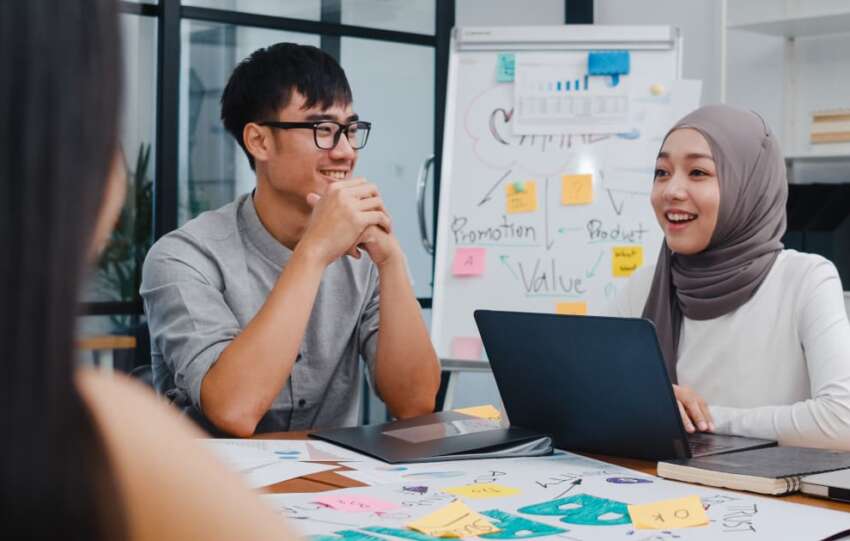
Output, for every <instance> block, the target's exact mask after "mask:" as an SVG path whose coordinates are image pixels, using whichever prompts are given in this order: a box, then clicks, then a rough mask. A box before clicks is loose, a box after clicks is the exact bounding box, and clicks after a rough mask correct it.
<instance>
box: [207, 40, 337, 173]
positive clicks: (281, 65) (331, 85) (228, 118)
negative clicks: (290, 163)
mask: <svg viewBox="0 0 850 541" xmlns="http://www.w3.org/2000/svg"><path fill="white" fill-rule="evenodd" d="M293 90H297V91H298V92H299V93H300V94H301V95H303V96H304V97H305V98H306V101H305V103H304V107H305V108H307V109H309V108H310V107H315V106H316V105H319V106H321V108H322V109H328V108H330V107H332V106H333V105H334V104H338V103H339V104H343V105H348V104H349V103H351V87H350V86H348V79H346V77H345V72H344V71H342V68H341V67H340V66H339V64H338V63H337V61H336V60H334V58H333V57H332V56H330V55H329V54H327V53H326V52H324V51H322V50H321V49H317V48H316V47H311V46H309V45H298V44H297V43H278V44H276V45H272V46H270V47H266V48H264V49H257V50H256V51H254V52H253V53H251V56H249V57H248V58H246V59H245V60H243V61H242V62H240V63H239V65H238V66H236V69H234V70H233V73H232V74H230V80H228V81H227V86H226V87H225V88H224V93H223V94H222V95H221V120H222V122H224V127H225V128H226V129H227V131H229V132H230V134H231V135H232V136H233V137H234V138H235V139H236V142H237V143H239V146H241V147H242V150H244V151H245V155H246V156H248V163H250V164H251V169H254V157H253V156H251V153H250V152H248V149H246V148H245V142H244V141H243V140H242V130H243V129H245V124H247V123H249V122H257V121H260V120H269V119H272V120H273V119H274V114H275V113H276V112H277V111H278V110H279V109H281V108H283V107H286V106H287V105H289V100H290V98H291V97H292V91H293Z"/></svg>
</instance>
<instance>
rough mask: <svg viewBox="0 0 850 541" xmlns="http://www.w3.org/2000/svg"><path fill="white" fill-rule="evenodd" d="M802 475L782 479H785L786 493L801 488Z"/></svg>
mask: <svg viewBox="0 0 850 541" xmlns="http://www.w3.org/2000/svg"><path fill="white" fill-rule="evenodd" d="M800 479H801V478H800V476H798V475H792V476H790V477H783V478H782V480H783V481H785V492H784V494H791V493H792V492H798V491H799V490H800Z"/></svg>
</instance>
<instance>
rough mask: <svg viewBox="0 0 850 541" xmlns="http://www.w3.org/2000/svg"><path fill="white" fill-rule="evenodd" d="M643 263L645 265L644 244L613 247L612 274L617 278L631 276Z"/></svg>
mask: <svg viewBox="0 0 850 541" xmlns="http://www.w3.org/2000/svg"><path fill="white" fill-rule="evenodd" d="M641 265H643V246H614V247H613V248H611V274H613V275H614V277H615V278H626V277H628V276H631V275H632V274H633V273H634V272H635V271H636V270H638V268H640V266H641Z"/></svg>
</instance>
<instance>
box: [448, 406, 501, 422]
mask: <svg viewBox="0 0 850 541" xmlns="http://www.w3.org/2000/svg"><path fill="white" fill-rule="evenodd" d="M452 411H456V412H458V413H463V414H465V415H472V416H473V417H479V418H481V419H489V420H490V421H501V420H502V412H501V411H499V410H497V409H496V408H495V407H493V406H492V405H491V404H487V405H486V406H472V407H469V408H456V409H454V410H452Z"/></svg>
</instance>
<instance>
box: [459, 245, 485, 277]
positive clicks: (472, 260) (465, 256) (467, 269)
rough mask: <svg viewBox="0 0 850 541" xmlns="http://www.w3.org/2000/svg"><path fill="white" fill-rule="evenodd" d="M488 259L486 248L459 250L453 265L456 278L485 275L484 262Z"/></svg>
mask: <svg viewBox="0 0 850 541" xmlns="http://www.w3.org/2000/svg"><path fill="white" fill-rule="evenodd" d="M486 259H487V250H486V249H485V248H458V249H457V250H455V258H454V262H453V263H452V274H454V275H455V276H481V275H482V274H484V262H485V261H486Z"/></svg>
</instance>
